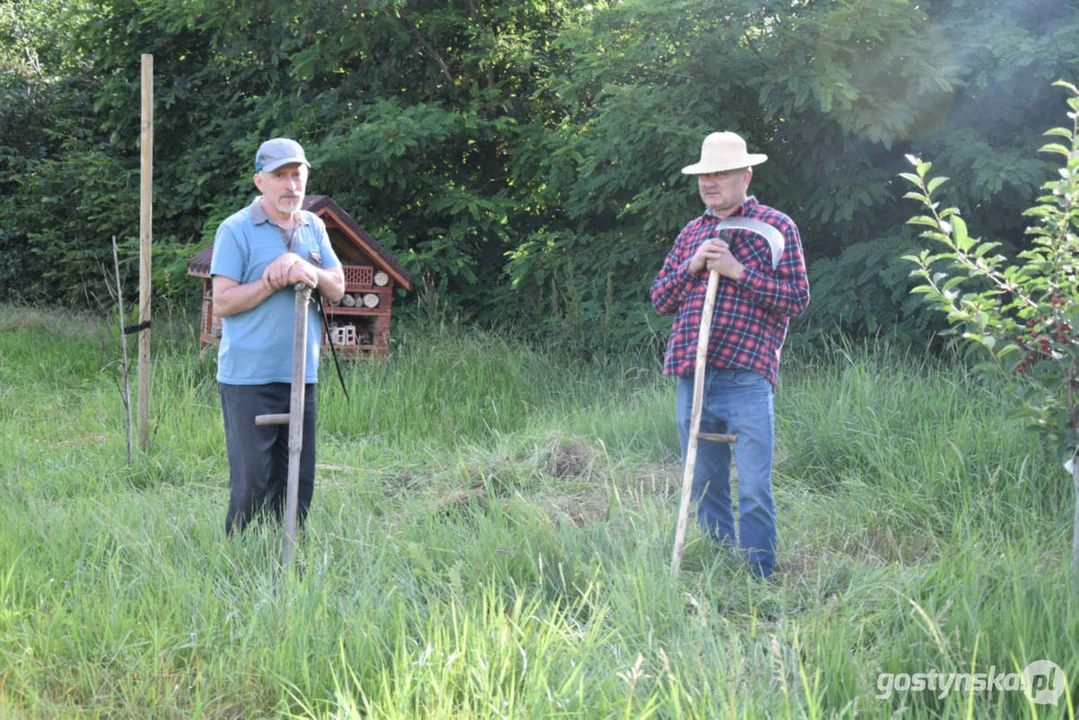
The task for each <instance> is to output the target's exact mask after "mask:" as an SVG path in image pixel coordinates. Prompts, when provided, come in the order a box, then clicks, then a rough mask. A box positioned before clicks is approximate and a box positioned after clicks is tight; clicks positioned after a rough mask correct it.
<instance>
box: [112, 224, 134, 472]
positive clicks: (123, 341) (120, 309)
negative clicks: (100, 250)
mask: <svg viewBox="0 0 1079 720" xmlns="http://www.w3.org/2000/svg"><path fill="white" fill-rule="evenodd" d="M112 267H113V269H114V270H115V271H116V312H117V314H118V315H119V316H120V357H121V363H122V365H121V366H120V367H121V368H122V369H123V379H124V435H125V436H126V437H125V439H126V440H127V466H128V467H131V445H132V444H133V443H132V442H131V441H132V435H133V434H134V433H133V428H132V426H131V425H132V423H131V373H130V372H129V369H130V366H129V365H128V363H127V334H125V333H124V289H123V286H122V285H121V284H120V253H119V252H118V251H117V250H116V236H115V235H113V236H112Z"/></svg>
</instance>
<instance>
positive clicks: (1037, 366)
mask: <svg viewBox="0 0 1079 720" xmlns="http://www.w3.org/2000/svg"><path fill="white" fill-rule="evenodd" d="M1054 85H1058V86H1060V87H1063V88H1066V89H1067V90H1068V92H1069V93H1070V94H1071V96H1070V97H1069V98H1068V100H1067V103H1068V106H1069V107H1070V108H1071V112H1069V113H1068V118H1069V119H1070V120H1071V126H1072V127H1071V129H1068V128H1063V127H1060V128H1053V129H1051V130H1049V131H1047V132H1046V133H1045V134H1046V135H1050V136H1053V137H1054V138H1059V140H1055V141H1054V142H1050V143H1049V144H1047V145H1044V146H1043V147H1042V148H1041V152H1046V153H1053V154H1057V155H1060V156H1062V157H1063V158H1064V165H1063V167H1061V168H1060V169H1059V171H1058V173H1059V178H1060V179H1059V180H1051V181H1050V182H1047V183H1045V185H1043V186H1042V188H1043V190H1044V191H1045V194H1043V195H1042V196H1041V197H1039V198H1038V200H1037V203H1038V204H1037V205H1036V206H1034V207H1032V208H1031V209H1029V210H1027V211H1026V212H1025V213H1024V214H1025V215H1026V216H1028V217H1030V218H1033V221H1032V224H1031V225H1030V226H1029V227H1028V228H1027V233H1028V234H1029V235H1031V236H1032V238H1031V247H1030V249H1028V250H1025V251H1023V252H1020V253H1018V255H1017V257H1016V259H1015V260H1014V261H1009V260H1008V259H1006V258H1005V257H1004V256H1002V255H1000V254H999V253H997V252H996V250H997V248H998V247H999V245H1000V243H996V242H983V241H981V240H979V239H976V238H973V237H971V236H970V235H969V234H968V232H967V226H966V223H964V222H963V218H962V217H960V215H959V210H958V209H956V208H954V207H949V208H945V209H943V210H938V207H939V205H940V203H938V202H934V201H933V192H934V191H936V190H937V188H939V187H940V186H941V184H942V183H944V182H945V181H946V180H947V178H944V177H929V176H928V173H929V170H930V167H931V164H930V163H928V162H922V161H921V160H920V159H919V158H916V157H912V156H908V158H907V159H908V160H910V161H911V163H912V164H913V165H914V166H915V172H914V173H901V177H903V178H904V179H906V180H908V181H910V182H911V183H912V184H914V185H915V186H916V187H917V190H916V191H914V192H910V193H908V194H907V195H906V196H905V197H907V198H910V199H912V200H917V201H918V202H920V203H922V205H924V206H925V208H926V210H927V212H928V214H926V215H918V216H916V217H913V218H911V219H910V220H909V221H908V222H909V223H910V224H913V225H924V226H926V227H927V228H928V229H927V230H925V231H924V232H922V237H925V238H927V239H929V240H932V241H934V243H935V244H936V245H937V246H938V247H941V248H942V251H941V252H932V251H930V250H923V251H922V252H921V254H919V255H909V256H905V259H907V260H910V261H912V262H914V263H915V264H917V266H918V268H917V269H916V270H914V271H913V272H912V275H914V276H916V277H919V278H921V283H920V284H919V285H918V286H917V287H915V288H914V289H913V290H912V292H915V293H922V294H924V295H925V300H926V302H927V303H929V304H930V305H932V306H934V307H936V308H937V309H939V310H941V311H943V312H945V313H946V314H947V316H948V322H949V323H950V325H951V326H952V332H954V333H956V334H957V336H958V338H959V342H960V344H961V345H962V346H963V347H964V348H965V349H967V350H975V351H977V354H978V357H979V363H978V365H977V366H976V368H977V370H978V372H980V373H981V374H983V375H984V376H987V377H991V378H992V379H993V380H994V381H995V382H997V383H999V384H1001V385H1002V386H1003V387H1004V389H1005V390H1006V391H1007V394H1008V395H1010V396H1011V397H1012V398H1014V399H1015V402H1016V413H1015V414H1016V416H1018V417H1020V418H1022V419H1025V420H1027V421H1028V422H1029V423H1030V424H1031V425H1032V427H1033V428H1034V429H1035V431H1036V432H1037V433H1038V435H1039V436H1040V437H1041V438H1042V439H1043V440H1044V441H1045V442H1046V444H1047V445H1048V446H1049V447H1050V448H1051V449H1052V451H1054V452H1056V453H1058V454H1059V456H1060V458H1061V460H1064V461H1066V463H1065V466H1066V467H1067V468H1068V469H1069V470H1070V472H1071V476H1072V483H1073V485H1074V488H1075V499H1076V507H1075V517H1074V521H1073V523H1074V524H1073V532H1072V578H1073V581H1075V582H1076V583H1079V461H1077V460H1076V455H1077V454H1079V407H1077V398H1076V394H1077V385H1079V277H1077V275H1079V237H1077V232H1079V89H1077V88H1076V86H1075V85H1072V84H1070V83H1066V82H1063V81H1060V82H1056V83H1054Z"/></svg>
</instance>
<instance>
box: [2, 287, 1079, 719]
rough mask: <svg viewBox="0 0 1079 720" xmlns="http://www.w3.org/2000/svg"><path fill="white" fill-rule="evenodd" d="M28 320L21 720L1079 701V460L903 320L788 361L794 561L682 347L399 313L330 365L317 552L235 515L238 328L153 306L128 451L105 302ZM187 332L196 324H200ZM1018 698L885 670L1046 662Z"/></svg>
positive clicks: (1026, 712)
mask: <svg viewBox="0 0 1079 720" xmlns="http://www.w3.org/2000/svg"><path fill="white" fill-rule="evenodd" d="M3 310H4V312H3V314H2V317H3V319H2V320H0V717H16V718H52V717H65V718H67V717H75V718H80V717H101V718H115V717H120V718H126V717H131V718H150V717H157V718H189V717H190V718H194V717H198V718H204V717H205V718H257V717H278V716H284V717H318V718H359V717H378V718H548V717H556V718H645V717H657V718H676V717H677V718H680V717H687V718H720V717H723V718H726V717H731V718H736V717H737V718H757V717H780V718H800V717H809V718H826V717H828V718H830V717H847V718H853V717H893V716H900V717H918V718H922V717H934V718H935V717H939V718H951V717H978V718H982V717H991V718H1017V717H1047V718H1053V717H1072V718H1073V717H1074V714H1075V713H1074V708H1075V704H1076V701H1075V695H1076V688H1077V686H1076V678H1079V652H1077V650H1079V640H1077V638H1079V613H1077V611H1076V599H1077V598H1076V597H1075V596H1074V595H1073V594H1072V593H1071V590H1070V577H1069V576H1068V574H1067V573H1068V570H1067V567H1068V561H1069V557H1070V537H1071V528H1070V519H1071V514H1072V507H1073V504H1072V503H1073V498H1072V497H1071V492H1070V483H1069V477H1068V475H1067V474H1066V473H1065V472H1064V470H1063V469H1062V468H1061V467H1060V464H1059V463H1058V462H1057V461H1055V460H1054V459H1053V458H1051V457H1049V456H1048V454H1047V453H1046V452H1045V451H1043V449H1042V448H1041V447H1039V446H1038V444H1037V443H1036V442H1035V441H1034V439H1033V438H1032V436H1030V435H1027V434H1026V433H1025V432H1024V431H1023V430H1022V428H1020V427H1018V426H1016V425H1015V424H1014V423H1012V422H1009V421H1008V420H1006V419H1005V418H1006V415H1007V403H1006V399H1005V398H1003V397H1000V396H998V395H996V394H994V392H993V391H992V389H991V388H986V387H985V386H983V385H981V384H979V383H978V382H976V381H975V380H974V379H973V378H972V377H971V376H970V375H969V374H968V373H966V372H965V371H964V370H963V369H962V368H958V367H951V366H949V365H947V364H941V363H938V362H936V361H931V360H926V359H924V358H921V357H919V356H918V354H917V353H912V352H909V351H900V350H896V349H894V348H889V347H887V346H877V347H873V348H861V347H835V348H833V349H832V350H830V351H828V352H825V353H822V354H821V356H817V357H809V356H802V357H798V356H795V357H790V358H788V359H787V360H786V361H785V362H786V366H785V369H784V373H783V380H782V384H781V387H780V389H779V391H778V393H777V395H776V408H777V425H778V436H779V437H778V462H777V468H776V477H775V487H776V496H777V503H778V515H779V521H780V543H781V548H780V555H779V569H778V571H777V573H776V575H775V577H774V579H773V581H772V582H770V583H761V582H758V581H756V580H754V579H752V578H751V577H750V576H749V575H748V574H747V573H746V572H745V570H744V569H743V568H741V567H739V566H738V565H737V564H734V563H732V562H730V561H729V560H727V559H726V558H725V557H724V556H723V555H722V554H721V553H717V552H715V551H714V550H713V549H712V548H711V547H710V546H709V545H708V544H707V543H705V542H704V541H703V540H702V538H701V536H700V534H699V533H698V532H697V531H696V528H693V529H692V530H691V532H690V535H689V542H688V545H687V548H686V555H685V559H684V562H683V572H682V574H681V576H680V577H679V578H678V579H677V580H672V578H671V576H670V572H669V560H670V552H671V542H672V539H673V536H674V525H675V514H676V511H677V503H678V493H679V488H680V482H681V473H680V469H679V465H678V457H677V436H676V432H675V426H674V418H673V408H674V397H673V384H672V382H671V381H670V380H669V379H665V378H663V377H662V376H661V374H660V372H659V367H658V362H657V361H656V360H655V359H653V358H644V357H636V356H633V355H626V356H624V357H610V358H605V359H601V360H596V361H594V362H591V363H588V364H580V363H572V362H568V361H564V360H561V359H559V357H558V356H556V355H554V354H551V353H546V352H544V351H542V350H536V349H532V348H529V347H527V346H524V345H522V344H521V343H517V342H513V341H510V340H507V339H505V338H503V337H500V336H498V335H492V334H489V333H484V332H481V331H478V330H465V329H457V330H449V331H446V330H440V329H438V328H434V327H425V326H422V325H419V324H415V323H413V324H411V325H406V326H405V327H398V328H396V329H395V337H396V338H397V341H396V347H395V350H394V355H393V358H392V360H391V361H390V362H389V363H388V364H385V365H383V364H377V363H371V364H361V365H356V366H352V367H350V368H348V370H347V373H348V375H347V378H348V383H349V387H350V392H351V394H352V401H351V402H348V403H346V401H345V399H344V396H343V394H342V393H341V391H340V389H339V388H338V387H336V380H335V378H334V376H333V370H332V366H331V365H330V364H329V362H328V358H327V359H326V360H327V363H326V364H324V365H323V368H322V374H321V379H322V382H321V383H320V391H319V395H320V397H319V402H320V435H319V466H320V470H319V476H318V479H317V482H316V495H315V501H314V505H313V508H312V512H311V515H310V517H309V522H308V527H307V531H306V534H305V535H304V537H303V538H302V542H301V545H300V546H299V548H298V552H297V556H296V563H295V567H294V570H293V571H292V572H289V573H283V572H282V571H281V568H280V553H281V538H280V529H279V528H277V527H273V526H264V525H257V526H255V527H254V528H253V529H252V531H250V532H248V533H247V534H246V535H245V536H243V537H242V538H232V539H229V538H226V537H225V534H224V528H223V522H224V511H225V502H226V487H227V480H226V477H227V475H226V473H227V466H226V462H225V453H224V440H223V435H222V428H221V420H220V409H219V401H218V397H217V388H216V383H215V382H214V371H215V368H214V360H213V357H212V355H207V356H206V357H202V358H200V357H199V354H198V351H197V348H196V347H195V339H194V331H193V329H192V328H191V327H190V326H189V325H188V324H187V323H185V322H184V319H183V318H176V319H173V320H172V321H171V322H167V321H165V320H160V321H155V331H154V351H155V356H154V357H155V360H154V371H153V372H154V375H153V377H154V390H153V418H152V425H153V428H152V430H153V435H152V442H151V445H152V447H151V450H150V452H148V453H146V454H145V455H143V454H139V453H136V457H135V458H134V460H133V462H132V464H131V466H130V467H129V466H128V465H127V463H126V459H125V451H124V439H123V427H122V415H121V404H120V394H119V392H118V391H117V387H116V383H115V381H114V377H113V372H112V371H111V370H106V371H105V372H102V371H101V368H102V366H104V365H106V364H107V363H108V362H109V361H110V360H112V358H113V357H114V356H115V355H116V354H117V353H116V350H115V349H114V347H115V343H114V342H113V341H111V340H110V341H108V344H106V345H104V346H103V341H102V339H101V338H102V335H103V331H102V330H101V327H100V323H99V322H97V321H96V320H95V319H94V318H91V317H81V316H74V317H72V316H70V315H61V314H59V313H44V312H39V311H35V310H28V309H21V308H10V307H7V308H4V309H3ZM190 325H194V323H193V322H191V323H190ZM1043 659H1045V660H1051V661H1053V662H1055V663H1056V664H1058V665H1059V666H1060V667H1061V668H1062V670H1063V672H1064V673H1065V677H1066V683H1065V684H1066V686H1067V687H1066V688H1064V689H1065V690H1066V692H1065V693H1064V694H1063V695H1062V696H1061V697H1060V698H1059V702H1058V704H1057V705H1055V706H1054V705H1043V704H1034V703H1033V702H1031V701H1030V700H1029V699H1028V698H1027V696H1026V695H1025V694H1024V693H1023V692H1022V691H1020V690H1008V689H999V688H998V689H996V690H994V692H971V691H970V686H969V685H968V686H967V687H966V688H965V689H964V690H963V691H959V692H955V691H953V692H948V693H942V692H938V691H929V690H925V691H913V690H909V689H904V688H903V686H902V684H900V683H895V684H894V692H892V693H891V694H890V696H888V697H885V698H881V697H878V696H880V695H885V694H887V693H885V692H884V690H885V689H886V688H887V687H888V685H887V683H885V682H884V681H882V680H880V679H879V676H880V674H881V673H911V674H913V673H930V672H939V673H979V672H981V673H989V672H990V671H991V668H992V669H993V670H992V671H993V672H995V673H996V674H997V675H1000V674H1004V673H1016V672H1022V670H1023V669H1024V668H1025V667H1026V666H1027V665H1028V664H1029V663H1031V662H1033V661H1036V660H1043Z"/></svg>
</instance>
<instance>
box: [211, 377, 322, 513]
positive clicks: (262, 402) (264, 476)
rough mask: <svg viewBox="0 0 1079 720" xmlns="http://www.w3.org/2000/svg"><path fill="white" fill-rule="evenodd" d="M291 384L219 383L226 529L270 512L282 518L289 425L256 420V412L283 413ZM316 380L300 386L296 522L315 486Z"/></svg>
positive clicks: (285, 486) (285, 411) (285, 410)
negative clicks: (303, 387)
mask: <svg viewBox="0 0 1079 720" xmlns="http://www.w3.org/2000/svg"><path fill="white" fill-rule="evenodd" d="M291 392H292V389H291V387H290V385H289V384H288V383H270V384H267V385H226V384H225V383H221V412H222V415H223V416H224V419H225V446H226V448H227V449H228V457H229V509H228V513H227V514H226V515H225V532H226V533H228V534H232V532H233V531H236V532H243V530H244V528H245V527H247V524H248V523H249V522H251V520H252V519H254V518H255V516H256V515H258V514H260V513H262V512H265V511H269V512H271V513H273V517H274V519H276V520H277V521H280V520H281V517H282V515H283V511H284V507H285V494H286V492H287V482H288V425H264V426H262V427H259V426H258V425H255V416H256V415H268V414H272V413H287V412H288V411H289V396H290V395H291ZM317 411H318V404H317V397H316V394H315V385H314V384H309V385H307V386H306V390H305V391H304V410H303V449H302V450H301V451H300V487H299V490H300V492H299V506H298V509H297V515H296V520H297V527H298V528H299V527H303V522H304V518H306V517H307V508H308V507H309V506H310V505H311V495H312V493H313V492H314V490H315V416H316V414H317Z"/></svg>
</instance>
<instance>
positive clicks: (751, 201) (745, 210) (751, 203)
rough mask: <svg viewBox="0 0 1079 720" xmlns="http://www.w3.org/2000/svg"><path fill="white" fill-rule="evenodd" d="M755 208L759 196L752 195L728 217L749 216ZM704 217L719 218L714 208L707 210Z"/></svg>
mask: <svg viewBox="0 0 1079 720" xmlns="http://www.w3.org/2000/svg"><path fill="white" fill-rule="evenodd" d="M755 207H757V196H756V195H750V196H749V197H747V198H746V199H745V200H744V201H743V202H742V204H741V205H740V206H738V208H736V209H735V211H734V212H732V213H731V214H730V215H728V216H727V217H741V216H743V215H749V214H750V213H751V212H752V211H753V208H755ZM704 216H705V217H711V218H716V219H718V217H719V216H717V215H716V214H715V213H714V212H713V211H712V208H708V209H707V210H705V211H704Z"/></svg>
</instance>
